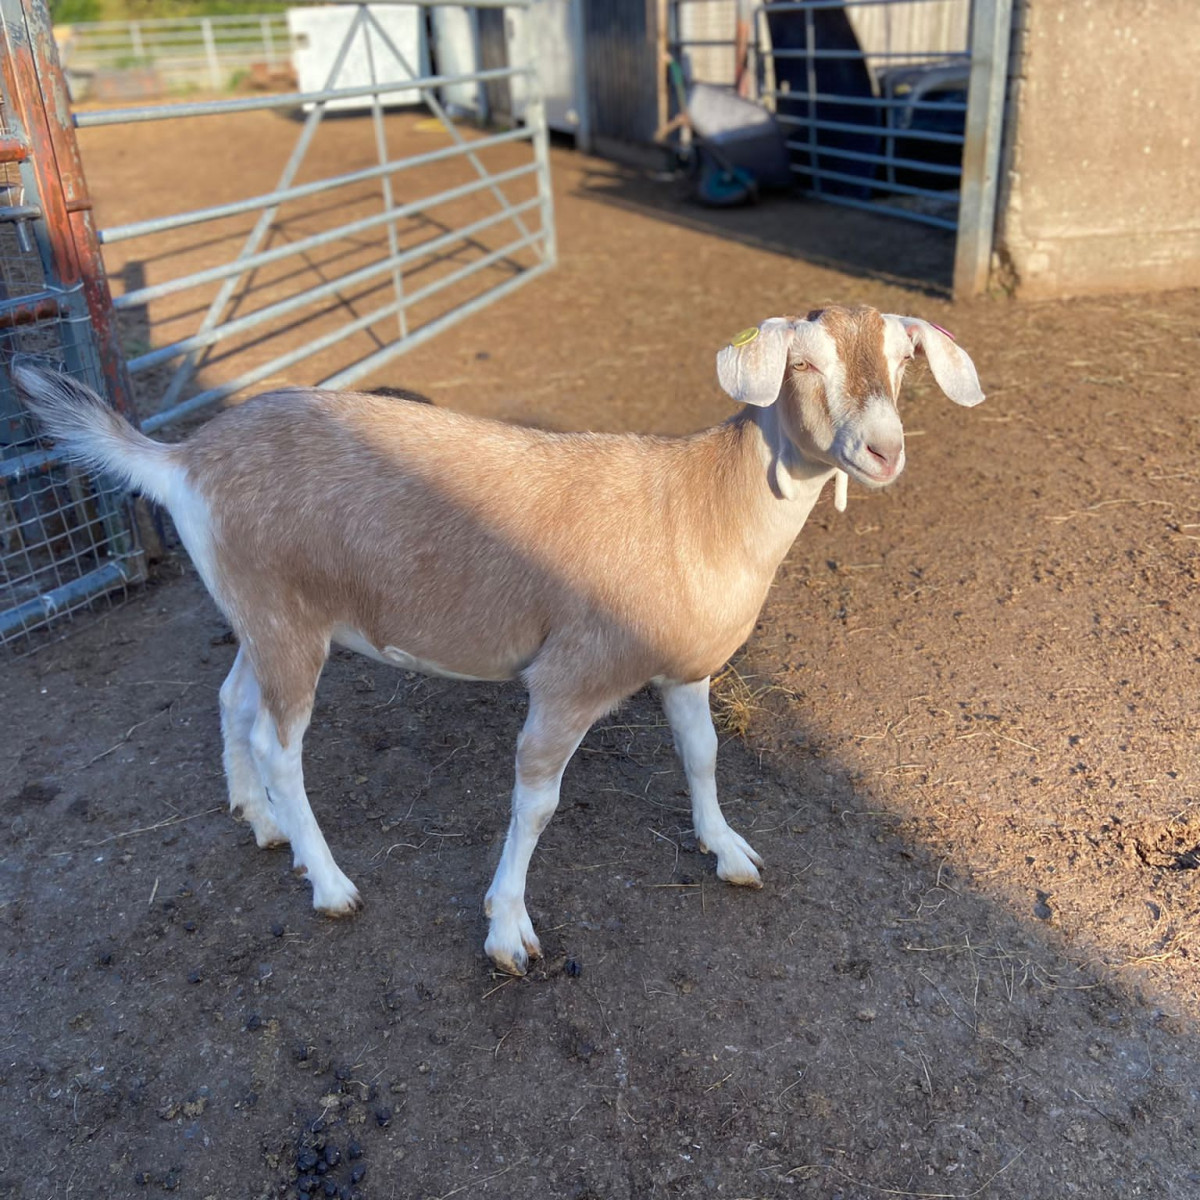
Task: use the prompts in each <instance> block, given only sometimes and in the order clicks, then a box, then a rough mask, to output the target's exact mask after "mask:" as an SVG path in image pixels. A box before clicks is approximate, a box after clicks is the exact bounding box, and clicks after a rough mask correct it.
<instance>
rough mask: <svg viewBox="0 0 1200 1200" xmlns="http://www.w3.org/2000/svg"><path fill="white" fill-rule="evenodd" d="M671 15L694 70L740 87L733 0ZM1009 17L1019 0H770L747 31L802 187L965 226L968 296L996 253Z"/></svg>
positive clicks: (962, 281)
mask: <svg viewBox="0 0 1200 1200" xmlns="http://www.w3.org/2000/svg"><path fill="white" fill-rule="evenodd" d="M673 14H674V30H673V37H672V52H673V54H674V55H675V56H676V57H677V58H678V59H679V60H680V61H681V63H682V65H683V66H684V69H685V72H686V73H687V74H688V76H689V79H690V80H691V81H692V82H703V83H711V84H717V85H719V86H726V87H732V86H733V85H734V81H735V71H736V63H735V40H736V38H735V29H736V22H737V8H736V6H735V4H734V2H733V0H674V9H673ZM1010 20H1011V0H779V2H775V3H772V2H770V0H768V2H767V3H766V4H762V5H760V6H759V7H758V8H756V9H755V10H754V18H753V27H752V29H751V30H750V31H749V34H750V36H749V44H750V59H751V61H750V70H749V78H750V79H751V81H752V90H753V91H754V93H755V94H756V95H757V96H758V98H759V99H760V101H761V102H762V103H763V104H765V105H766V106H767V107H768V108H770V109H771V110H772V111H773V112H774V114H775V117H776V120H777V121H778V123H779V125H780V126H781V127H782V129H783V132H784V135H785V137H786V139H787V146H788V150H789V153H790V156H791V167H792V172H793V175H794V176H795V179H796V182H797V184H798V185H799V187H800V189H801V190H802V191H804V192H805V193H807V194H809V195H812V196H815V197H818V198H820V199H822V200H826V201H828V202H830V203H833V204H841V205H845V206H847V207H852V208H863V209H867V210H869V211H874V212H880V213H884V214H886V215H889V216H894V217H900V218H903V219H905V220H909V221H916V222H919V223H922V224H926V225H932V226H935V227H938V228H942V229H948V230H958V231H959V234H960V254H959V259H958V264H957V266H956V271H955V279H956V282H955V289H956V292H959V293H962V294H969V293H970V292H972V291H975V290H978V288H979V287H980V286H982V284H981V282H980V280H981V277H983V276H985V275H986V269H981V268H980V267H979V265H978V264H979V263H980V262H983V263H984V264H986V262H987V258H988V255H989V253H990V247H991V235H992V228H991V225H992V221H993V217H994V205H995V176H996V169H997V155H998V146H999V140H1000V122H1001V118H1002V108H1003V95H1004V83H1005V79H1004V72H1003V65H1002V64H1003V62H1004V55H1005V48H1006V47H1007V42H1008V32H1009V30H1008V27H1009V22H1010ZM997 64H1000V65H999V67H997ZM964 164H965V165H966V166H965V169H966V174H965V175H964ZM967 242H969V243H970V248H969V250H967V249H963V247H964V246H965V245H966V243H967ZM968 262H969V263H970V264H971V266H970V269H968V267H967V266H966V265H964V264H967V263H968Z"/></svg>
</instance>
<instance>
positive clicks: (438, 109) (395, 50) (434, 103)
mask: <svg viewBox="0 0 1200 1200" xmlns="http://www.w3.org/2000/svg"><path fill="white" fill-rule="evenodd" d="M362 11H363V12H365V13H366V14H367V20H368V21H369V22H370V23H371V27H372V28H374V30H375V32H376V33H377V34H378V35H379V37H380V38H381V39H382V40H383V44H384V45H385V46H386V47H387V48H388V49H389V50H390V51H391V52H392V54H393V56H394V57H395V59H396V61H397V62H398V63H399V64H400V67H401V69H402V70H405V71H407V72H408V73H409V74H410V75H414V76H415V75H416V74H417V72H416V71H414V70H413V68H412V64H411V63H410V62H409V61H408V58H407V57H406V56H405V55H404V54H403V53H402V52H401V50H400V47H399V46H397V45H396V43H395V42H394V41H393V40H392V36H391V34H389V33H388V31H387V30H386V29H384V27H383V26H382V25H380V24H379V22H378V21H377V20H376V19H375V17H374V16H373V15H372V13H371V10H370V9H369V8H364V9H363V10H362ZM528 74H529V85H530V88H531V90H533V91H536V90H537V75H536V73H535V72H534V71H533V70H532V69H530V71H529V73H528ZM415 86H416V87H417V89H418V91H419V92H420V96H421V99H422V100H424V101H425V103H426V104H428V105H429V107H430V109H431V110H432V111H433V114H434V116H435V117H437V119H438V120H439V121H441V123H442V125H443V126H444V127H445V129H446V132H447V133H448V134H449V135H450V137H451V139H452V140H453V141H454V143H455V144H456V145H459V146H463V147H466V150H465V153H466V156H467V161H468V162H469V163H470V164H471V166H473V167H474V168H475V170H476V171H477V172H478V173H479V177H480V178H481V179H486V178H487V177H488V170H487V168H486V167H485V166H484V165H483V163H481V162H480V161H479V157H478V155H476V153H475V152H474V150H472V149H470V143H469V142H467V140H466V139H465V138H464V137H463V135H462V134H461V133H459V132H458V128H457V127H456V126H455V124H454V122H453V121H452V120H451V119H450V116H449V114H448V113H447V112H446V110H445V109H444V108H443V107H442V105H441V101H439V100H438V98H437V94H436V93H435V92H434V91H433V90H432V89H431V88H429V87H425V86H422V85H420V84H416V85H415ZM539 107H540V106H539ZM489 190H490V191H491V193H492V195H493V196H495V198H496V199H497V200H498V201H499V202H500V205H501V207H502V208H507V207H508V204H509V201H508V197H507V196H506V195H505V194H504V193H503V192H502V191H501V190H500V188H499V187H496V186H494V185H493V186H492V187H491V188H490V189H489ZM513 221H514V223H515V224H516V226H517V228H518V229H519V230H520V231H521V232H522V233H525V234H527V233H528V232H529V230H528V228H527V227H526V225H525V222H524V221H522V220H521V218H520V217H519V216H514V217H513Z"/></svg>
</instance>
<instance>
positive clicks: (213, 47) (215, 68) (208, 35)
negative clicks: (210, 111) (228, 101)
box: [200, 17, 222, 92]
mask: <svg viewBox="0 0 1200 1200" xmlns="http://www.w3.org/2000/svg"><path fill="white" fill-rule="evenodd" d="M200 32H201V33H203V35H204V56H205V58H207V59H208V78H209V82H210V83H211V84H212V90H213V91H214V92H219V91H220V90H221V82H222V80H221V60H220V59H219V58H218V57H217V40H216V38H215V37H214V36H213V27H212V21H211V20H210V19H209V18H208V17H204V18H203V19H202V20H201V22H200Z"/></svg>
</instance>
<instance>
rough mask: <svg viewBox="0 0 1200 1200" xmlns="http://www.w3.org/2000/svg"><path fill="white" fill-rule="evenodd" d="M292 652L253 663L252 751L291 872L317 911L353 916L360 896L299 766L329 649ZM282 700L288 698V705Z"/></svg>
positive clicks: (295, 648)
mask: <svg viewBox="0 0 1200 1200" xmlns="http://www.w3.org/2000/svg"><path fill="white" fill-rule="evenodd" d="M257 649H259V648H258V647H256V650H257ZM264 649H265V648H264ZM289 651H290V652H289V653H286V654H281V655H278V656H274V657H268V656H266V655H262V652H261V650H260V655H262V657H263V658H265V661H266V663H267V667H266V669H265V670H264V669H262V663H261V662H256V664H255V670H256V674H257V675H258V678H259V681H260V684H261V691H262V699H261V700H260V703H259V706H258V711H257V713H256V714H255V716H254V720H253V723H252V725H251V728H250V752H251V754H252V755H253V756H254V762H255V765H256V766H257V767H258V772H259V777H260V778H261V780H262V785H263V788H264V789H265V790H266V793H267V796H268V797H269V799H270V803H271V811H272V813H273V814H274V817H275V819H276V821H277V822H278V824H279V828H280V829H281V830H282V831H283V833H284V835H285V836H286V838H287V840H288V841H289V842H291V844H292V862H293V869H294V870H295V871H296V873H297V874H298V875H306V876H307V877H308V881H309V883H311V884H312V889H313V907H314V908H316V909H318V910H319V911H320V912H323V913H327V914H328V915H330V916H333V917H344V916H349V915H350V914H351V913H354V912H357V911H358V910H359V909H360V908H362V906H363V902H362V897H361V896H359V894H358V889H357V888H356V887H355V886H354V884H353V883H351V882H350V880H349V879H348V878H347V877H346V875H345V874H344V873H343V872H342V870H341V868H340V867H339V866H338V865H337V863H336V862H334V860H333V855H332V854H331V853H330V850H329V844H328V843H327V842H326V841H325V835H324V834H322V832H321V827H320V826H319V825H318V824H317V818H316V817H315V816H314V815H313V810H312V807H311V805H310V804H309V802H308V793H307V792H306V791H305V790H304V767H303V764H302V762H301V755H302V752H303V746H304V734H305V731H306V730H307V729H308V722H309V718H310V717H311V716H312V704H313V697H314V695H315V693H316V688H317V676H318V675H320V673H321V667H322V666H323V665H324V662H325V654H326V652H327V651H328V645H327V644H326V645H324V646H322V647H320V652H319V653H318V652H317V648H316V647H313V648H312V654H311V655H304V654H302V653H301V652H300V651H301V648H300V647H289ZM273 668H274V674H272V673H271V671H272V669H273ZM282 697H287V699H286V701H285V700H283V699H282Z"/></svg>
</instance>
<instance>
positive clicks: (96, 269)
mask: <svg viewBox="0 0 1200 1200" xmlns="http://www.w3.org/2000/svg"><path fill="white" fill-rule="evenodd" d="M21 10H22V13H23V15H24V23H23V25H22V24H21V23H20V22H15V21H14V22H11V23H10V25H9V29H8V37H9V44H10V47H11V50H12V54H11V56H0V58H2V60H3V61H2V62H0V69H2V70H3V71H4V75H5V84H6V87H7V91H8V94H9V96H11V97H12V98H13V99H14V101H15V102H16V104H18V105H19V106H20V109H21V114H20V115H21V123H22V124H23V126H24V128H25V131H26V133H27V134H28V137H29V148H28V155H29V158H30V160H31V162H32V166H33V170H34V173H35V175H36V177H37V186H38V194H39V197H40V200H41V205H42V213H43V216H44V219H45V222H46V226H47V228H48V229H49V232H50V241H51V247H52V251H51V252H52V254H53V255H54V260H55V271H56V273H57V276H58V282H59V283H60V284H61V285H63V286H64V287H72V286H74V285H75V284H77V283H82V285H83V294H84V298H85V300H86V302H87V308H88V314H89V316H90V318H91V323H92V328H93V333H94V337H95V345H96V350H97V353H98V355H99V359H100V366H101V370H102V372H103V375H104V384H105V390H106V391H107V393H108V400H109V402H110V403H111V404H112V406H113V407H114V408H115V409H117V410H118V411H119V412H122V413H124V414H125V415H126V416H127V417H130V418H132V419H134V420H136V419H137V418H136V413H135V410H134V405H133V390H132V388H131V386H130V382H129V372H128V370H127V369H126V367H125V358H124V355H123V354H122V353H121V343H120V339H119V337H118V335H117V324H116V314H115V313H114V311H113V305H112V293H111V292H110V291H109V287H108V277H107V275H106V274H105V272H104V261H103V259H102V258H101V256H100V243H99V241H98V239H97V237H96V227H95V223H94V222H93V220H92V202H91V198H90V197H89V196H88V190H87V183H86V181H85V180H84V177H83V161H82V159H81V158H80V155H79V144H78V142H77V141H76V140H75V127H74V124H73V123H72V120H71V106H70V100H69V97H68V94H67V84H66V80H65V78H64V77H63V72H62V64H61V63H60V62H59V58H58V47H57V46H56V45H55V44H54V31H53V27H52V25H51V23H50V14H49V12H48V10H47V8H46V4H45V0H21Z"/></svg>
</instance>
